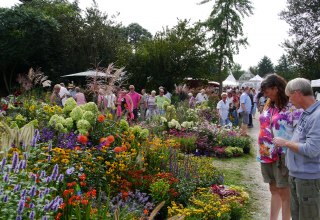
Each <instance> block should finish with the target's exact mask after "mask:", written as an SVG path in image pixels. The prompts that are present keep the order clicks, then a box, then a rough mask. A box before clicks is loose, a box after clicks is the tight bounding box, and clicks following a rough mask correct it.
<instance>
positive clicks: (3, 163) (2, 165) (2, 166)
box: [1, 157, 7, 170]
mask: <svg viewBox="0 0 320 220" xmlns="http://www.w3.org/2000/svg"><path fill="white" fill-rule="evenodd" d="M6 163H7V159H6V158H5V157H4V158H3V159H2V161H1V170H3V168H4V166H5V165H6Z"/></svg>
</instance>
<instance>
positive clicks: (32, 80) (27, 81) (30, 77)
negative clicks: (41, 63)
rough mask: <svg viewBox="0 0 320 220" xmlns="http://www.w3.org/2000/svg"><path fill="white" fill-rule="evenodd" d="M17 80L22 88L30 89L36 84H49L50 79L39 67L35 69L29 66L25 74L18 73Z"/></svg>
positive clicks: (47, 85) (46, 85)
mask: <svg viewBox="0 0 320 220" xmlns="http://www.w3.org/2000/svg"><path fill="white" fill-rule="evenodd" d="M17 82H18V83H19V84H20V85H21V86H22V88H23V89H24V90H30V89H32V87H34V86H36V85H41V86H42V87H50V86H51V81H50V80H48V76H46V75H44V73H43V72H41V71H40V68H39V69H36V71H34V70H33V68H30V69H29V71H28V73H27V74H24V75H22V74H19V75H18V77H17Z"/></svg>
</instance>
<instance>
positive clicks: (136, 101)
mask: <svg viewBox="0 0 320 220" xmlns="http://www.w3.org/2000/svg"><path fill="white" fill-rule="evenodd" d="M129 90H130V92H129V93H128V95H129V96H130V97H131V100H132V103H133V115H134V121H137V120H138V112H139V110H138V109H139V102H140V99H141V95H140V94H139V93H137V92H136V91H134V85H130V86H129Z"/></svg>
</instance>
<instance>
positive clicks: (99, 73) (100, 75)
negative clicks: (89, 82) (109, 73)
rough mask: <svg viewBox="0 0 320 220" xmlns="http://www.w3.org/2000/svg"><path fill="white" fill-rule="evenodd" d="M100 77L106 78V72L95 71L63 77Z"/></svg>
mask: <svg viewBox="0 0 320 220" xmlns="http://www.w3.org/2000/svg"><path fill="white" fill-rule="evenodd" d="M96 75H97V76H99V77H105V76H106V74H105V73H104V72H97V71H94V70H88V71H85V72H80V73H73V74H69V75H64V76H61V77H71V76H96Z"/></svg>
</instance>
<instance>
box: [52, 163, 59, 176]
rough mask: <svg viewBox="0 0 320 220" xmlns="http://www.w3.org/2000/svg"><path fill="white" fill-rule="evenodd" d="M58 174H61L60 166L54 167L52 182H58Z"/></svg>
mask: <svg viewBox="0 0 320 220" xmlns="http://www.w3.org/2000/svg"><path fill="white" fill-rule="evenodd" d="M58 174H59V166H58V164H56V165H54V167H53V171H52V174H51V178H52V180H56V179H57V177H58Z"/></svg>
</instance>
